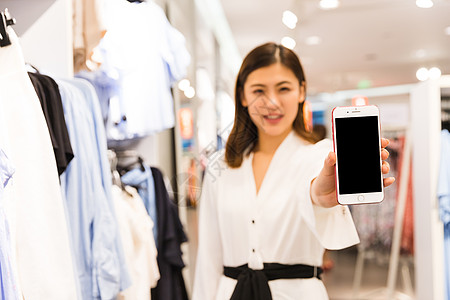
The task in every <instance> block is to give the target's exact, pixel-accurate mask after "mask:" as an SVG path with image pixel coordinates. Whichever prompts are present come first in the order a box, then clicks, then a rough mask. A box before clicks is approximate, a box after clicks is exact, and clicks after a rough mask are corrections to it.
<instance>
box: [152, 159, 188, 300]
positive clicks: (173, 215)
mask: <svg viewBox="0 0 450 300" xmlns="http://www.w3.org/2000/svg"><path fill="white" fill-rule="evenodd" d="M151 170H152V174H153V179H154V181H155V196H156V209H157V214H158V267H159V272H160V274H161V278H160V280H159V282H158V285H157V286H156V287H155V288H154V289H152V299H153V300H187V299H188V297H187V293H186V287H185V284H184V280H183V276H182V273H181V271H182V269H183V268H184V262H183V259H182V257H181V256H182V252H181V244H182V243H184V242H186V241H187V237H186V235H185V233H184V230H183V225H182V224H181V221H180V218H179V216H178V208H177V206H176V205H175V204H174V203H173V202H172V201H171V200H170V198H169V194H168V193H167V189H166V186H165V183H164V178H163V175H162V173H161V171H160V170H159V169H157V168H153V167H152V168H151Z"/></svg>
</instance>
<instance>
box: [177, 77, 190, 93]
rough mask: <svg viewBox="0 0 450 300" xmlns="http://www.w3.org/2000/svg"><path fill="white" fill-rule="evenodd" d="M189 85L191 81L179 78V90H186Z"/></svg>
mask: <svg viewBox="0 0 450 300" xmlns="http://www.w3.org/2000/svg"><path fill="white" fill-rule="evenodd" d="M190 86H191V83H190V82H189V80H187V79H183V80H180V82H178V88H179V89H180V90H182V91H183V92H184V91H185V90H187V88H188V87H190Z"/></svg>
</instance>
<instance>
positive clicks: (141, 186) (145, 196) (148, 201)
mask: <svg viewBox="0 0 450 300" xmlns="http://www.w3.org/2000/svg"><path fill="white" fill-rule="evenodd" d="M144 169H145V171H142V170H141V169H140V168H136V169H133V170H131V171H129V172H128V173H126V174H125V175H123V176H122V177H121V180H122V182H123V183H124V184H127V185H132V186H134V187H137V189H138V193H139V196H141V198H142V201H143V202H144V206H145V209H146V210H147V213H148V215H149V216H150V218H151V219H152V221H153V224H154V226H153V236H154V238H155V243H156V246H158V244H157V242H158V219H157V212H156V196H155V182H154V181H153V175H152V170H151V169H150V168H149V167H148V166H144Z"/></svg>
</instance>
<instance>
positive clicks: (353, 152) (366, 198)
mask: <svg viewBox="0 0 450 300" xmlns="http://www.w3.org/2000/svg"><path fill="white" fill-rule="evenodd" d="M332 119H333V144H334V152H335V153H336V159H337V161H336V195H337V200H338V202H339V203H340V204H343V205H347V204H363V203H379V202H381V201H383V199H384V187H383V173H382V170H381V167H382V160H381V134H380V130H381V129H380V128H381V127H380V113H379V110H378V107H376V106H374V105H367V106H347V107H344V106H339V107H335V108H334V109H333V112H332Z"/></svg>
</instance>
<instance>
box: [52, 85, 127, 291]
mask: <svg viewBox="0 0 450 300" xmlns="http://www.w3.org/2000/svg"><path fill="white" fill-rule="evenodd" d="M58 85H59V88H60V92H61V98H62V102H63V109H64V117H65V120H66V125H67V129H68V132H69V136H70V140H71V143H72V147H73V152H74V156H75V157H74V159H73V160H72V162H71V163H70V164H69V166H68V168H67V170H66V172H65V173H64V174H63V175H62V176H61V187H62V190H63V194H64V196H65V200H66V205H67V210H68V214H69V222H70V224H71V226H70V229H71V234H72V245H73V246H74V248H75V249H74V252H75V259H76V261H77V271H78V277H79V280H80V285H81V294H82V299H115V298H116V296H117V294H118V293H119V291H120V290H122V289H125V288H126V287H128V286H129V284H130V278H129V275H128V272H127V270H126V264H125V259H124V256H123V249H122V248H121V244H120V239H119V234H118V228H117V220H116V218H115V214H114V210H113V208H112V203H111V199H112V197H111V174H110V169H109V164H108V161H107V157H106V137H105V134H104V127H103V121H102V117H101V113H100V108H99V107H98V103H97V104H95V103H94V104H92V103H91V102H94V101H93V99H92V90H91V89H92V88H91V89H89V86H88V87H86V86H85V85H84V81H83V84H80V85H79V86H78V87H77V86H75V85H74V84H73V83H68V82H64V81H59V82H58ZM83 85H84V87H83ZM80 87H82V88H80ZM99 125H100V126H99ZM102 130H103V131H102ZM102 133H103V135H102ZM102 146H103V147H104V152H102V151H100V149H103V147H102ZM103 156H104V158H103ZM105 168H106V170H105ZM108 175H109V177H108ZM108 181H109V184H108ZM108 187H109V189H108Z"/></svg>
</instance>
